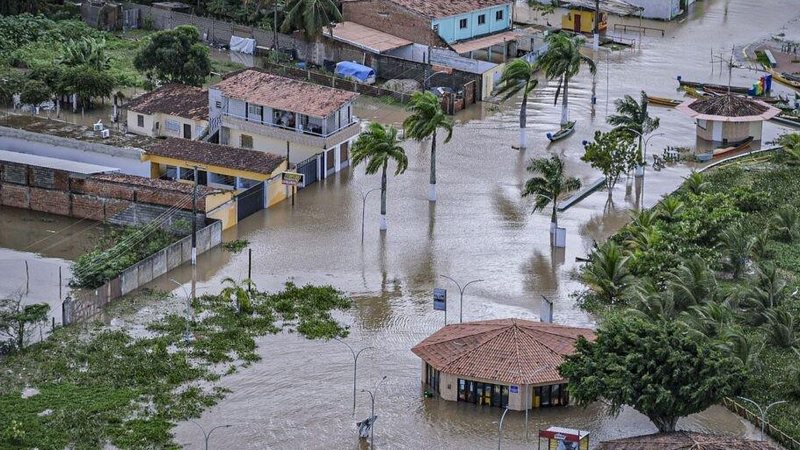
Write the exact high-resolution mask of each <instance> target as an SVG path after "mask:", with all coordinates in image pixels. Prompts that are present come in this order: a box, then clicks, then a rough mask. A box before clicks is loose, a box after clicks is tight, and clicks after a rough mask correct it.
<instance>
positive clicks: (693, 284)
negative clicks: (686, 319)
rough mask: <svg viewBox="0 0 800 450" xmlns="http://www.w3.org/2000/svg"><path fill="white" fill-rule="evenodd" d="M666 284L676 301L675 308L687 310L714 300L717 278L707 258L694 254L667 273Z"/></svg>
mask: <svg viewBox="0 0 800 450" xmlns="http://www.w3.org/2000/svg"><path fill="white" fill-rule="evenodd" d="M665 278H666V285H667V288H668V289H669V291H670V292H672V298H673V300H674V301H675V308H676V309H678V310H679V311H683V310H686V309H688V308H690V307H692V306H695V305H701V304H703V303H707V302H709V301H712V300H714V298H715V297H716V295H717V279H716V277H715V276H714V271H713V270H711V269H710V268H709V267H708V264H706V262H705V260H704V259H703V258H701V257H700V256H697V255H694V256H692V257H691V258H689V259H686V260H684V261H683V262H682V263H681V265H679V266H678V267H676V268H675V269H674V270H672V271H670V272H669V273H668V274H667V275H666V277H665Z"/></svg>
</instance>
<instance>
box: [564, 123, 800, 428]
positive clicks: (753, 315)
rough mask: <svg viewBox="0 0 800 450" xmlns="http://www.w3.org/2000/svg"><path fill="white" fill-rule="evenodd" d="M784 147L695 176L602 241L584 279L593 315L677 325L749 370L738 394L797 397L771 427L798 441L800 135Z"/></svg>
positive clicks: (773, 415)
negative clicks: (617, 316)
mask: <svg viewBox="0 0 800 450" xmlns="http://www.w3.org/2000/svg"><path fill="white" fill-rule="evenodd" d="M779 141H780V142H781V143H783V144H784V145H785V149H784V150H783V151H780V152H777V153H774V154H773V155H772V156H763V155H758V156H754V157H751V158H746V159H743V160H739V161H738V162H734V163H730V164H728V165H725V166H723V167H720V168H717V169H714V170H712V171H710V172H707V173H705V174H699V173H692V174H691V175H689V176H688V177H687V178H686V181H685V182H684V184H683V185H682V186H681V188H680V189H678V190H677V191H676V192H674V193H673V194H672V195H670V196H668V197H666V198H664V199H663V200H662V201H661V202H660V203H659V204H658V205H656V206H655V207H654V208H652V209H650V210H644V211H640V212H638V213H635V214H634V215H633V220H632V221H631V223H629V224H628V225H626V226H625V227H623V228H622V230H620V231H619V232H618V233H617V234H616V235H614V236H613V237H612V238H611V239H609V241H607V242H605V243H603V244H601V245H600V246H599V247H598V248H597V249H596V250H595V251H594V252H593V253H592V254H591V255H590V262H589V263H587V265H586V266H585V267H584V268H583V269H582V271H581V274H580V276H581V278H582V280H583V281H584V283H585V284H586V286H587V289H586V291H585V292H584V293H583V294H582V302H583V306H584V308H586V309H588V310H590V311H594V312H596V313H598V314H601V315H604V316H607V317H613V316H615V315H617V314H618V313H619V312H623V311H624V314H625V315H626V316H628V317H631V318H636V320H645V319H646V320H649V321H651V322H653V323H656V324H657V323H660V322H663V321H666V322H675V323H678V324H681V326H683V327H684V330H685V334H686V335H687V336H689V337H691V338H692V339H693V340H694V341H695V342H696V343H697V345H702V346H712V347H715V348H717V349H721V350H722V351H723V352H724V353H725V354H726V355H727V357H728V358H730V359H731V360H733V361H737V364H738V365H739V366H740V367H743V368H744V370H745V376H744V381H745V382H744V383H743V385H742V387H741V391H739V394H741V395H743V396H745V397H748V398H751V399H753V400H755V401H757V402H759V403H761V404H765V403H769V402H772V401H776V400H788V401H789V403H788V404H783V405H778V406H776V407H774V408H772V409H770V412H769V419H770V423H771V424H772V425H774V426H776V427H777V428H778V429H780V430H782V431H783V432H785V433H787V434H788V435H790V436H792V437H794V438H795V439H800V422H798V421H797V420H796V418H797V417H800V369H798V368H797V361H798V357H799V356H800V354H798V352H800V296H798V294H797V292H798V290H799V289H800V279H798V275H799V274H800V250H799V249H800V246H798V243H800V166H799V165H797V164H796V161H797V150H799V149H800V146H797V143H798V142H800V136H798V135H797V134H795V135H787V136H784V137H782V138H781V139H780V140H779ZM631 320H633V319H631ZM598 364H599V360H598ZM688 367H691V366H690V365H687V368H688ZM697 382H698V383H700V382H702V380H697ZM655 386H656V387H657V386H659V384H658V383H656V384H655ZM664 398H665V399H668V398H676V397H675V396H674V395H672V396H666V397H664ZM665 401H666V400H665Z"/></svg>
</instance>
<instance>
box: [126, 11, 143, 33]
mask: <svg viewBox="0 0 800 450" xmlns="http://www.w3.org/2000/svg"><path fill="white" fill-rule="evenodd" d="M138 28H139V10H138V9H126V10H123V11H122V29H123V30H135V29H138Z"/></svg>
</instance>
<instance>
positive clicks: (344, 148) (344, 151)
mask: <svg viewBox="0 0 800 450" xmlns="http://www.w3.org/2000/svg"><path fill="white" fill-rule="evenodd" d="M349 146H350V143H349V142H343V143H342V145H340V146H339V147H340V148H341V149H342V151H341V156H340V157H339V161H341V162H342V165H343V166H344V163H345V161H347V160H349V159H350V149H349V148H348V147H349Z"/></svg>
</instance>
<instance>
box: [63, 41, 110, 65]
mask: <svg viewBox="0 0 800 450" xmlns="http://www.w3.org/2000/svg"><path fill="white" fill-rule="evenodd" d="M58 63H60V64H64V65H66V66H69V67H74V66H86V67H91V68H93V69H95V70H98V71H105V70H108V69H109V68H110V67H111V58H110V57H109V56H108V55H107V54H106V41H105V39H95V38H92V37H84V38H81V39H78V40H73V41H69V42H67V43H66V44H65V45H64V53H63V55H62V56H61V59H60V60H59V61H58Z"/></svg>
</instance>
